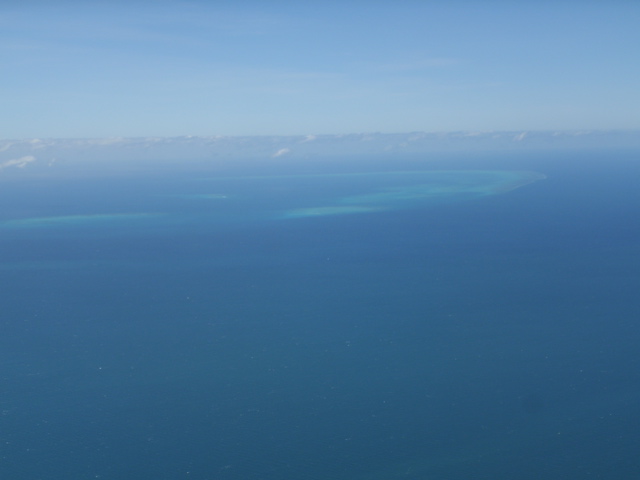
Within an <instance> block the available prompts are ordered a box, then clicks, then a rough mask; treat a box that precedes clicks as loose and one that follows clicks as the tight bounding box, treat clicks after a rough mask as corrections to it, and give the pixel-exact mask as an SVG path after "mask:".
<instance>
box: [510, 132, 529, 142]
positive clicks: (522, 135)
mask: <svg viewBox="0 0 640 480" xmlns="http://www.w3.org/2000/svg"><path fill="white" fill-rule="evenodd" d="M526 136H527V132H522V133H521V134H519V135H516V136H515V137H514V139H513V140H514V141H515V142H521V141H522V140H524V138H525V137H526Z"/></svg>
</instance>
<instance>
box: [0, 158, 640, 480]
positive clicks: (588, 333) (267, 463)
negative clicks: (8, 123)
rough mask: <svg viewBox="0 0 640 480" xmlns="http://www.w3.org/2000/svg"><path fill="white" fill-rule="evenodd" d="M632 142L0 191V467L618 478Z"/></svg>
mask: <svg viewBox="0 0 640 480" xmlns="http://www.w3.org/2000/svg"><path fill="white" fill-rule="evenodd" d="M639 161H640V156H639V155H638V154H636V153H634V152H595V153H577V152H574V153H571V154H569V153H563V154H560V153H553V152H547V153H545V154H537V155H535V156H534V155H529V156H524V155H522V154H521V155H520V156H519V157H516V158H498V157H493V158H490V157H488V156H487V157H482V158H480V157H478V158H473V157H471V158H465V159H461V158H460V159H448V160H447V161H446V162H444V161H443V162H437V161H432V160H431V161H417V160H416V159H415V158H386V159H376V161H375V162H371V164H369V163H367V162H366V161H362V159H358V160H357V161H355V160H354V161H352V160H351V159H348V158H347V159H345V161H344V162H343V163H340V164H339V166H337V165H338V164H336V162H330V163H326V164H325V163H323V162H322V161H319V162H314V163H309V164H306V165H305V166H304V167H300V166H295V165H293V166H292V165H278V166H277V168H276V167H273V168H270V167H268V166H266V167H265V166H264V165H257V164H256V165H249V164H247V165H242V166H240V167H238V168H236V169H233V168H228V169H227V170H225V171H219V169H218V170H216V169H215V168H212V169H211V170H210V171H209V170H207V169H206V168H205V169H203V170H202V171H198V172H187V171H183V170H181V169H179V168H176V170H175V171H173V172H163V173H153V172H148V173H147V174H140V172H137V173H135V174H128V175H127V174H122V175H119V176H109V177H100V178H94V177H92V176H90V175H86V174H84V175H83V176H82V177H78V176H75V177H74V176H71V175H66V174H65V175H62V174H61V175H58V176H55V175H52V176H49V177H47V178H42V177H33V178H32V177H29V176H28V175H24V176H22V177H20V178H17V179H15V180H12V181H8V180H5V181H4V182H3V183H2V184H1V185H0V186H1V187H2V191H1V192H0V288H1V289H2V313H1V316H0V321H1V325H2V332H3V334H2V336H1V337H0V366H1V369H0V378H1V381H2V383H1V388H2V390H1V396H0V409H1V410H2V416H0V458H1V459H2V460H1V462H0V475H1V476H2V478H13V479H22V478H24V479H37V478H38V479H39V478H41V479H69V478H73V479H85V478H86V479H89V478H113V479H124V478H131V479H176V478H185V479H279V480H280V479H284V480H286V479H296V480H297V479H305V478H308V479H394V478H398V479H400V478H402V479H438V480H439V479H443V480H444V479H447V480H450V479H468V478H474V479H501V478H504V479H513V478H518V479H540V478H544V479H545V480H549V479H578V478H579V479H582V478H601V479H609V478H616V479H625V478H629V479H632V478H634V479H635V478H637V477H638V474H639V473H640V461H638V459H637V451H638V448H639V447H640V435H639V434H638V433H637V428H636V425H637V424H638V421H639V420H640V373H638V372H640V370H639V369H638V366H639V363H640V360H639V358H638V354H637V345H638V340H640V338H639V337H640V329H639V328H638V324H637V322H638V318H639V314H640V305H639V303H638V300H637V292H638V291H640V288H639V287H640V281H639V279H638V271H640V270H639V267H640V255H639V253H640V243H639V239H640V227H639V226H638V222H637V218H638V213H639V209H640V189H638V188H637V179H638V178H640V177H639V176H638V174H639V173H640V163H639Z"/></svg>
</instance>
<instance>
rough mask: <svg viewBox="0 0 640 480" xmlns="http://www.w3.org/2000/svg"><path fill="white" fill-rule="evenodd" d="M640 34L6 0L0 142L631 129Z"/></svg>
mask: <svg viewBox="0 0 640 480" xmlns="http://www.w3.org/2000/svg"><path fill="white" fill-rule="evenodd" d="M54 3H55V4H54ZM52 4H54V5H52ZM638 25H640V2H634V1H626V2H625V1H607V2H605V1H602V2H593V1H588V0H581V1H558V2H551V1H548V2H546V1H540V2H533V1H531V2H529V1H510V2H508V1H506V0H505V1H493V2H492V1H486V2H470V1H469V2H467V1H456V0H452V1H448V2H444V1H409V0H404V1H403V0H395V1H375V0H369V1H366V2H365V1H344V2H338V1H330V0H329V1H325V2H292V1H291V2H286V1H280V2H276V1H268V0H264V1H262V2H251V1H243V2H217V1H191V2H186V1H137V2H136V1H133V2H117V1H109V2H90V1H86V2H82V1H77V2H29V1H28V0H25V1H24V2H3V3H2V5H1V6H0V55H1V57H0V58H1V59H2V60H1V65H2V71H3V73H2V88H1V89H0V112H1V113H0V138H4V139H23V138H100V137H118V136H122V137H139V136H179V135H306V134H346V133H361V132H384V133H394V132H415V131H427V132H432V131H437V132H445V131H497V130H507V131H520V130H611V129H640V87H639V85H640V61H639V56H638V51H637V49H638V46H639V45H640V28H638Z"/></svg>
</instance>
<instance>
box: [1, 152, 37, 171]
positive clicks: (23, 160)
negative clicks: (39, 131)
mask: <svg viewBox="0 0 640 480" xmlns="http://www.w3.org/2000/svg"><path fill="white" fill-rule="evenodd" d="M35 159H36V157H34V156H33V155H25V156H24V157H20V158H14V159H12V160H7V161H6V162H3V163H0V170H2V169H3V168H7V167H18V168H24V167H25V166H26V165H27V164H28V163H31V162H33V161H35Z"/></svg>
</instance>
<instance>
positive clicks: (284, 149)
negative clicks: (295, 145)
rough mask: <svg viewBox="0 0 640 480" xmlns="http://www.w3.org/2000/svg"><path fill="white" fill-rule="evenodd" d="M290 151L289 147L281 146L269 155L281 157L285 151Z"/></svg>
mask: <svg viewBox="0 0 640 480" xmlns="http://www.w3.org/2000/svg"><path fill="white" fill-rule="evenodd" d="M290 151H291V149H289V148H281V149H280V150H278V151H277V152H276V153H274V154H273V155H271V158H276V157H281V156H282V155H286V154H287V153H289V152H290Z"/></svg>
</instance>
